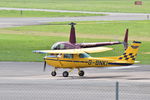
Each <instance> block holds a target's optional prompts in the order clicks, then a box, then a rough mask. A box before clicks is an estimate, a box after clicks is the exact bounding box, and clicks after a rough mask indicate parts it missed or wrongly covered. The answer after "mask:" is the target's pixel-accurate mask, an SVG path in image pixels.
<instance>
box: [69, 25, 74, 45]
mask: <svg viewBox="0 0 150 100" xmlns="http://www.w3.org/2000/svg"><path fill="white" fill-rule="evenodd" d="M69 25H71V30H70V38H69V42H70V43H73V44H74V43H76V33H75V27H74V25H76V24H75V23H70V24H69Z"/></svg>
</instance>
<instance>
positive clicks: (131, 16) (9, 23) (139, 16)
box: [0, 8, 150, 28]
mask: <svg viewBox="0 0 150 100" xmlns="http://www.w3.org/2000/svg"><path fill="white" fill-rule="evenodd" d="M0 10H27V11H28V10H32V11H48V12H68V13H72V12H73V13H90V14H106V16H87V17H53V18H49V17H45V18H43V17H35V18H24V17H22V18H0V28H6V27H17V26H24V25H39V24H45V23H48V22H65V21H70V22H72V21H112V20H149V18H150V14H146V13H111V12H89V11H67V10H49V9H27V8H0Z"/></svg>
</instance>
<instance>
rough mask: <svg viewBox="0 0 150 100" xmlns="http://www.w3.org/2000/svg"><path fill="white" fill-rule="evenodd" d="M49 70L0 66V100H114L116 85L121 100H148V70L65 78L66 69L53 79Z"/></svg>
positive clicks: (96, 72) (134, 68)
mask: <svg viewBox="0 0 150 100" xmlns="http://www.w3.org/2000/svg"><path fill="white" fill-rule="evenodd" d="M52 70H53V68H52V67H51V66H47V69H46V72H43V63H41V62H0V100H27V99H30V100H41V99H42V100H47V99H53V100H60V99H62V100H70V99H71V100H80V99H82V100H91V99H93V100H115V89H116V88H115V83H116V81H118V82H119V90H120V93H119V95H120V96H119V97H120V100H149V98H150V66H149V65H134V66H132V68H127V69H115V68H114V69H107V68H87V69H83V70H84V71H85V76H84V77H79V76H78V75H77V70H75V71H74V72H71V73H70V76H69V77H67V78H64V77H62V72H63V71H65V70H66V69H59V70H58V71H57V73H58V74H57V76H56V77H52V76H51V75H50V72H51V71H52Z"/></svg>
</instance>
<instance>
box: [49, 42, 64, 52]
mask: <svg viewBox="0 0 150 100" xmlns="http://www.w3.org/2000/svg"><path fill="white" fill-rule="evenodd" d="M64 48H65V45H64V44H59V43H56V44H54V45H53V46H52V47H51V49H52V50H62V49H64Z"/></svg>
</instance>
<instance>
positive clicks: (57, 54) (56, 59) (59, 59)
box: [33, 41, 141, 77]
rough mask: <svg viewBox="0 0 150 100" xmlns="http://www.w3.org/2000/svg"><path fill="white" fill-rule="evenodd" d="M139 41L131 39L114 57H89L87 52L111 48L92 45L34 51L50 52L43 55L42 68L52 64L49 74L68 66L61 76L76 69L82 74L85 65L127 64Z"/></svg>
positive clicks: (135, 52)
mask: <svg viewBox="0 0 150 100" xmlns="http://www.w3.org/2000/svg"><path fill="white" fill-rule="evenodd" d="M140 44H141V42H139V41H133V43H132V44H131V46H129V47H128V48H127V49H126V50H125V52H124V53H123V55H121V56H116V57H91V56H89V55H88V53H96V52H104V51H108V50H112V48H108V47H94V48H81V49H67V50H35V51H33V52H34V53H41V54H50V55H47V56H45V57H44V62H45V63H44V70H45V68H46V64H48V65H50V66H53V67H54V70H53V71H52V73H51V75H52V76H56V74H57V73H56V70H57V69H58V68H64V69H65V68H69V69H70V71H64V72H63V76H64V77H68V75H69V72H71V71H72V70H73V69H78V74H79V76H84V71H83V70H80V68H87V67H114V66H118V67H121V66H129V65H132V64H134V63H135V58H136V56H137V52H138V49H139V46H140ZM52 54H53V55H52Z"/></svg>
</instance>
